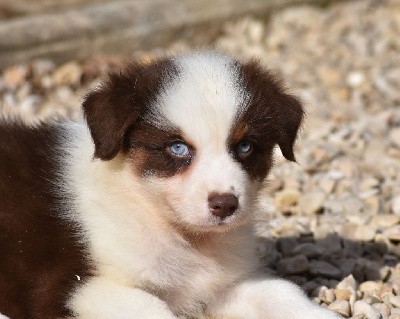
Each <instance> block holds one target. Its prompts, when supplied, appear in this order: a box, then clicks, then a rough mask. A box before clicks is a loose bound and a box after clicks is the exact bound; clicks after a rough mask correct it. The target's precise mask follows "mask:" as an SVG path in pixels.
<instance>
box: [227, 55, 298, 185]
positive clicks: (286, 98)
mask: <svg viewBox="0 0 400 319" xmlns="http://www.w3.org/2000/svg"><path fill="white" fill-rule="evenodd" d="M239 69H240V71H241V78H242V83H243V85H244V89H245V92H247V93H248V94H249V95H250V100H249V102H248V105H247V108H246V110H245V112H244V113H243V114H242V115H241V116H240V118H239V119H237V124H236V126H235V128H234V129H233V130H232V133H231V136H230V139H229V145H230V149H231V151H232V153H233V154H235V153H236V147H237V144H238V143H239V142H240V141H241V140H242V139H244V138H246V139H249V140H250V141H252V142H253V144H254V150H253V152H252V154H250V156H248V157H247V158H245V159H240V158H238V157H237V156H236V159H237V160H238V161H239V162H241V163H242V165H243V166H244V168H245V169H246V171H247V172H248V173H249V175H250V176H251V177H252V178H253V179H259V180H262V179H264V178H265V176H266V175H267V174H268V172H269V170H270V169H271V166H272V151H273V148H274V146H275V145H276V144H278V145H279V147H280V149H281V150H282V153H283V155H284V156H285V157H286V158H287V159H288V160H290V161H295V156H294V153H293V146H294V142H295V140H296V136H297V132H298V129H299V127H300V125H301V122H302V119H303V113H304V112H303V108H302V106H301V104H300V102H299V101H298V100H297V99H296V98H295V97H294V96H292V95H290V94H288V93H286V92H285V90H284V88H283V86H282V84H281V83H280V81H279V80H278V79H277V77H276V76H274V75H273V74H272V73H271V72H270V71H268V70H265V69H263V68H262V67H261V66H260V64H259V63H258V62H256V61H251V62H249V63H245V64H243V65H240V67H239Z"/></svg>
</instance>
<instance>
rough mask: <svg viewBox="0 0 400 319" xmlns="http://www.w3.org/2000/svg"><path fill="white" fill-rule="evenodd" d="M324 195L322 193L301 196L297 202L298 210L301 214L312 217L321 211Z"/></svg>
mask: <svg viewBox="0 0 400 319" xmlns="http://www.w3.org/2000/svg"><path fill="white" fill-rule="evenodd" d="M325 199H326V195H325V193H323V192H310V193H307V194H304V195H301V197H300V200H299V206H300V210H301V212H302V213H303V214H306V215H313V214H315V213H317V212H318V211H320V210H321V209H322V206H323V204H324V201H325Z"/></svg>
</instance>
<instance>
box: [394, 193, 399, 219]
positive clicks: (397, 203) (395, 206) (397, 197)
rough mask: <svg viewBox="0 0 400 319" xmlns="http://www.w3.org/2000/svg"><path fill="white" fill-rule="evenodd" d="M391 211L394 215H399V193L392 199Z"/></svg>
mask: <svg viewBox="0 0 400 319" xmlns="http://www.w3.org/2000/svg"><path fill="white" fill-rule="evenodd" d="M392 212H393V214H395V215H398V216H399V215H400V195H399V196H396V197H393V199H392Z"/></svg>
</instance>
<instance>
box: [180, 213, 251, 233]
mask: <svg viewBox="0 0 400 319" xmlns="http://www.w3.org/2000/svg"><path fill="white" fill-rule="evenodd" d="M246 221H247V218H246V214H244V213H243V212H242V211H241V210H238V211H236V212H235V213H234V214H232V215H230V216H227V217H224V218H221V217H218V216H214V215H212V214H208V216H207V217H206V218H205V219H204V220H202V221H196V222H193V221H188V220H186V221H185V222H184V224H185V227H186V228H187V229H188V230H192V231H196V232H225V231H228V230H230V229H233V228H236V227H237V226H239V225H242V224H244V223H246Z"/></svg>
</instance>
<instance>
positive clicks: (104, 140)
mask: <svg viewBox="0 0 400 319" xmlns="http://www.w3.org/2000/svg"><path fill="white" fill-rule="evenodd" d="M172 69H173V67H172V62H171V61H170V60H168V59H164V60H158V61H155V62H152V63H149V64H144V63H137V62H131V63H130V64H128V65H127V66H125V67H124V68H123V69H122V70H121V71H114V72H110V73H109V74H108V78H107V79H106V80H105V81H104V82H103V83H102V84H101V85H100V86H99V88H97V89H96V90H94V91H93V92H91V93H89V94H88V95H87V97H86V99H85V101H84V102H83V105H82V107H83V111H84V116H85V118H86V122H87V125H88V127H89V130H90V134H91V136H92V139H93V142H94V145H95V152H94V157H96V158H100V159H102V160H111V159H113V158H114V157H115V156H116V155H117V154H118V152H119V151H120V150H121V149H122V147H123V143H124V139H125V136H126V133H127V132H128V130H129V129H130V128H131V127H132V126H133V125H134V124H135V122H137V121H138V120H139V119H140V118H141V117H142V116H143V115H144V114H145V112H146V111H147V109H148V107H149V105H150V104H151V102H152V101H153V100H154V98H155V96H156V94H157V92H158V91H159V90H160V88H161V86H162V82H163V80H164V78H165V77H166V76H167V75H170V74H171V72H170V71H171V70H172Z"/></svg>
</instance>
